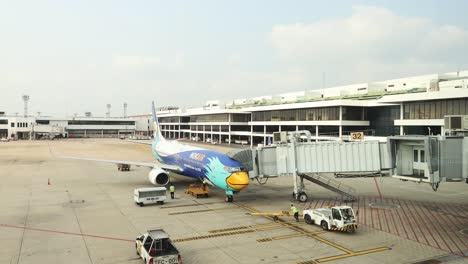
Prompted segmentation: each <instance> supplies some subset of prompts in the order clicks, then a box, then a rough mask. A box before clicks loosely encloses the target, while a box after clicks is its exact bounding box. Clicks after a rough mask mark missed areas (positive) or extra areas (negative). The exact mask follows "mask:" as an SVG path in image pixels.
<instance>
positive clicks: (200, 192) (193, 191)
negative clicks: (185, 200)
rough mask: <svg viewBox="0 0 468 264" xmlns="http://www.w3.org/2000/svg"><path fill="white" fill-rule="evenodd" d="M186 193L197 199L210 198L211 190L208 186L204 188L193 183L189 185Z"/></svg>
mask: <svg viewBox="0 0 468 264" xmlns="http://www.w3.org/2000/svg"><path fill="white" fill-rule="evenodd" d="M185 193H186V194H190V195H192V196H194V197H196V198H200V197H208V195H209V188H208V186H206V185H205V187H203V184H197V183H192V184H190V185H189V187H188V188H187V190H185Z"/></svg>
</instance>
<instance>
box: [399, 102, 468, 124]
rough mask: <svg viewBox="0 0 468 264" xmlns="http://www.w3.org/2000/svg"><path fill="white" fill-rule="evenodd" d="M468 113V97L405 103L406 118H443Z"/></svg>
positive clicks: (404, 116)
mask: <svg viewBox="0 0 468 264" xmlns="http://www.w3.org/2000/svg"><path fill="white" fill-rule="evenodd" d="M466 114H468V99H467V98H463V99H450V100H434V101H418V102H411V103H404V104H403V118H404V119H442V118H444V116H445V115H466Z"/></svg>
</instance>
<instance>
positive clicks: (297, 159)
mask: <svg viewBox="0 0 468 264" xmlns="http://www.w3.org/2000/svg"><path fill="white" fill-rule="evenodd" d="M388 153H389V152H388V151H387V149H386V144H382V143H379V142H378V141H362V142H339V141H327V142H312V140H311V134H310V132H309V131H298V132H290V133H289V134H286V133H285V132H281V133H279V135H275V140H274V144H273V145H271V146H259V147H257V148H253V149H246V150H236V151H233V152H230V153H228V155H229V156H231V157H232V158H234V159H236V160H238V161H240V162H241V163H242V164H244V166H245V168H246V169H247V170H249V175H250V177H251V178H257V179H259V180H261V179H265V178H271V177H280V176H292V179H293V184H294V192H293V194H294V196H295V198H296V199H299V200H300V201H302V202H305V201H307V199H308V197H307V195H306V193H305V189H304V180H308V181H311V182H313V183H316V184H317V185H320V186H322V187H324V188H326V189H328V190H331V191H333V192H336V193H338V194H340V195H342V197H343V198H344V200H354V199H355V198H356V197H355V190H354V189H353V188H352V187H350V186H348V185H346V184H344V183H342V182H340V181H338V180H336V179H335V178H334V177H330V175H333V174H335V173H343V174H345V173H347V174H356V175H362V174H366V175H367V174H374V173H377V174H379V173H381V172H382V169H388V168H390V167H389V164H390V163H389V160H388Z"/></svg>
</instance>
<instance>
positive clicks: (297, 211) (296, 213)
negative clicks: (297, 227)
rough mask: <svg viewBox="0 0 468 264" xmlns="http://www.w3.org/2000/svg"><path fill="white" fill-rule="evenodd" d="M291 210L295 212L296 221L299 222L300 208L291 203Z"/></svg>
mask: <svg viewBox="0 0 468 264" xmlns="http://www.w3.org/2000/svg"><path fill="white" fill-rule="evenodd" d="M291 211H292V212H293V214H294V219H296V222H299V210H297V208H296V206H294V205H293V204H291Z"/></svg>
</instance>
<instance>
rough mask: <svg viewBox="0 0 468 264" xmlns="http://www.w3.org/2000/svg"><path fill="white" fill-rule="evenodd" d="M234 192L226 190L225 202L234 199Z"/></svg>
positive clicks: (230, 201)
mask: <svg viewBox="0 0 468 264" xmlns="http://www.w3.org/2000/svg"><path fill="white" fill-rule="evenodd" d="M233 195H234V192H232V191H226V202H228V203H232V202H233V201H234V196H233Z"/></svg>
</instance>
